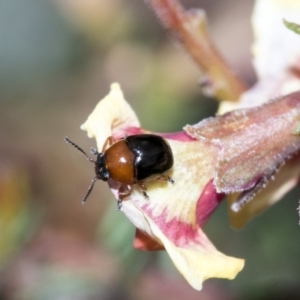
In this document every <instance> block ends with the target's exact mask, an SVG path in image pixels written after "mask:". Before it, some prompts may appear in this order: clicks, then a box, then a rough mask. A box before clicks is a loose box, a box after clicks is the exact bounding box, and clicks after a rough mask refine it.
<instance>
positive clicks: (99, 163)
mask: <svg viewBox="0 0 300 300" xmlns="http://www.w3.org/2000/svg"><path fill="white" fill-rule="evenodd" d="M65 141H66V142H67V143H69V144H71V145H72V146H73V147H75V148H76V149H77V150H78V151H79V152H81V153H82V154H84V155H85V156H86V157H87V159H88V160H89V161H90V162H92V163H94V164H95V172H96V176H95V177H94V178H93V180H92V184H91V185H90V186H89V188H88V191H87V193H86V195H85V196H84V198H83V200H82V202H83V203H84V202H85V201H86V199H87V198H88V196H89V195H90V193H91V191H92V190H93V187H94V184H95V182H96V181H97V180H98V179H100V180H103V181H107V180H108V179H109V173H108V170H107V169H106V167H105V161H104V154H103V153H99V152H98V151H97V150H96V149H94V148H91V153H93V154H95V155H97V160H96V161H95V160H94V159H93V158H91V157H90V156H89V155H87V154H86V153H85V151H83V150H82V149H81V148H80V147H79V146H77V145H76V144H75V143H73V142H72V141H71V140H69V138H67V137H65Z"/></svg>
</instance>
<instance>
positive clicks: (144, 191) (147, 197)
mask: <svg viewBox="0 0 300 300" xmlns="http://www.w3.org/2000/svg"><path fill="white" fill-rule="evenodd" d="M137 185H138V186H139V188H140V189H141V190H142V193H143V195H144V197H145V199H146V200H149V196H148V194H147V193H146V191H147V188H146V186H145V184H144V183H143V182H137Z"/></svg>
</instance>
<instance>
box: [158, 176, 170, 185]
mask: <svg viewBox="0 0 300 300" xmlns="http://www.w3.org/2000/svg"><path fill="white" fill-rule="evenodd" d="M155 179H156V180H160V181H169V182H170V183H172V184H174V183H175V180H174V179H173V178H171V177H170V176H168V175H160V176H158V177H156V178H155Z"/></svg>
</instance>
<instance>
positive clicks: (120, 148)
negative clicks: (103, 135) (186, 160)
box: [65, 134, 174, 209]
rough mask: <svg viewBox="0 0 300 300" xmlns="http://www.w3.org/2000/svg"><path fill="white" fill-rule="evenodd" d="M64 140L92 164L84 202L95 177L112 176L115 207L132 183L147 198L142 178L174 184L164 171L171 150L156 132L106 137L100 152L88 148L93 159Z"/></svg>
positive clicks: (168, 167)
mask: <svg viewBox="0 0 300 300" xmlns="http://www.w3.org/2000/svg"><path fill="white" fill-rule="evenodd" d="M65 140H66V141H67V142H69V143H71V144H72V145H73V146H75V147H76V148H77V149H78V150H79V151H81V152H82V153H83V154H85V155H86V156H87V157H88V158H89V160H90V161H92V162H93V163H95V173H96V176H95V178H94V179H93V182H92V185H91V186H90V188H89V190H88V192H87V195H86V196H85V198H84V200H83V201H86V199H87V197H88V195H89V194H90V192H91V190H92V188H93V185H94V183H95V181H96V180H97V179H99V180H103V181H107V180H109V179H112V180H114V181H116V182H118V183H120V184H121V186H120V188H119V190H118V209H120V208H121V203H122V200H123V199H124V198H126V197H128V196H129V195H130V194H131V191H132V186H133V185H134V184H136V185H138V186H139V187H140V189H141V190H142V192H143V194H144V196H145V198H147V199H148V195H147V193H146V187H145V185H144V182H145V181H149V180H163V181H170V182H171V183H174V181H173V179H171V178H170V177H169V176H167V175H165V174H164V173H165V172H167V171H169V170H170V169H171V168H172V167H173V163H174V160H173V154H172V150H171V148H170V146H169V144H168V143H167V141H166V140H165V139H163V138H162V137H160V136H158V135H153V134H139V135H131V136H127V137H124V138H122V139H120V140H118V141H115V140H114V138H113V137H109V138H108V139H107V140H106V142H105V143H104V145H103V149H102V152H100V153H99V152H97V151H96V150H95V149H92V152H93V153H94V154H95V155H97V159H96V160H93V159H92V158H90V157H89V156H88V155H87V154H86V153H85V152H84V151H83V150H82V149H80V148H79V147H78V146H77V145H75V144H74V143H73V142H71V141H70V140H69V139H68V138H65Z"/></svg>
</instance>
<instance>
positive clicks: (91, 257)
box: [0, 0, 300, 300]
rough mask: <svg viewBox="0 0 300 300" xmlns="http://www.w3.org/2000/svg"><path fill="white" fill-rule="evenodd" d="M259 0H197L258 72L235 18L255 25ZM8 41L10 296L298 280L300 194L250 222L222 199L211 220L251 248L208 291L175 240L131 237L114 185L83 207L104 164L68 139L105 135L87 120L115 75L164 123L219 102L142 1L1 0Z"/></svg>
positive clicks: (195, 295) (238, 287) (177, 294)
mask: <svg viewBox="0 0 300 300" xmlns="http://www.w3.org/2000/svg"><path fill="white" fill-rule="evenodd" d="M252 3H253V1H249V2H247V1H244V2H243V3H242V2H241V1H237V0H226V1H223V2H222V3H220V1H200V2H199V1H187V3H186V4H187V5H189V6H190V7H195V6H199V5H201V6H202V7H204V8H205V9H207V11H208V16H209V20H210V25H211V32H212V33H213V36H215V37H216V38H219V40H218V41H217V43H219V46H220V47H221V51H222V47H223V45H224V49H225V52H226V55H227V56H228V53H230V57H231V60H232V62H233V65H235V66H237V67H238V69H239V71H240V73H242V75H243V76H244V78H246V79H249V80H250V81H251V80H252V81H253V71H252V70H251V69H250V59H249V53H246V54H245V55H246V56H245V55H244V56H243V54H241V52H242V50H241V49H242V48H241V47H244V46H245V47H247V48H249V49H250V43H251V41H250V38H251V36H250V34H248V35H247V34H245V32H244V31H242V32H240V33H241V35H240V36H238V34H237V32H236V31H235V30H241V28H244V30H245V31H247V32H250V25H249V23H250V14H251V6H252ZM229 4H230V7H232V9H228V5H229ZM246 19H247V20H248V21H247V22H248V23H247V24H246V25H245V23H242V22H245V21H244V20H246ZM241 20H243V21H241ZM237 22H238V24H239V25H238V26H237ZM240 24H241V26H240ZM242 25H245V26H247V27H243V26H242ZM226 28H229V29H226ZM232 29H233V33H230V32H229V30H232ZM224 30H225V31H224ZM226 30H227V31H226ZM247 37H248V39H247ZM0 39H1V43H0V95H1V97H0V103H1V107H2V109H1V110H0V139H1V144H0V153H1V156H0V225H1V229H2V234H1V240H0V245H1V247H0V263H1V270H2V273H1V276H0V298H1V297H2V298H1V299H18V300H19V299H21V300H22V299H139V300H142V299H153V298H159V297H160V298H162V299H171V300H172V299H186V300H189V299H199V297H201V299H221V298H222V299H245V297H244V295H245V293H247V294H248V295H253V297H252V298H251V296H249V297H250V298H251V299H258V298H255V297H258V296H259V297H261V298H260V299H263V298H262V297H263V294H264V295H266V294H267V293H268V291H270V290H272V289H273V286H274V285H278V286H280V288H282V289H284V288H285V287H287V288H289V287H290V285H292V287H293V288H295V287H296V283H297V282H295V281H297V280H296V278H297V277H298V276H299V269H300V268H299V266H298V263H297V258H298V257H297V256H298V255H297V254H298V253H297V250H296V249H297V247H295V246H294V245H295V244H296V239H297V232H296V231H297V230H298V229H299V228H298V219H297V218H298V217H297V212H296V210H295V208H296V207H297V203H296V201H294V200H293V201H291V200H292V199H296V198H297V196H296V195H295V194H291V195H290V196H289V197H287V198H286V200H285V201H281V202H280V203H279V204H277V205H276V206H275V207H274V208H272V209H270V210H269V211H268V212H267V213H265V214H264V215H263V217H259V218H257V219H256V220H254V221H253V222H252V223H251V224H250V225H249V226H248V227H247V228H246V229H245V230H243V231H242V232H238V233H237V232H233V231H232V230H231V229H230V228H229V226H228V219H227V214H226V207H225V205H224V206H222V207H220V209H219V210H218V211H217V213H216V214H215V215H214V216H213V217H212V219H211V220H210V222H209V224H208V225H207V227H206V232H207V234H208V236H209V237H210V238H211V239H212V240H213V242H214V243H215V245H216V246H217V247H218V248H219V249H220V250H222V252H224V253H226V254H231V255H233V256H239V257H245V258H246V268H245V270H244V271H243V272H242V273H241V274H240V275H239V276H238V277H237V279H236V280H234V281H232V282H228V281H226V282H225V281H221V280H212V281H210V282H208V283H205V285H204V290H203V291H202V292H200V293H199V292H196V291H193V290H191V288H190V287H189V286H188V285H187V283H186V282H185V281H184V279H183V278H181V276H180V274H178V273H177V271H175V269H174V267H173V265H172V264H171V263H170V260H169V258H168V257H167V256H166V254H165V253H164V252H154V253H148V252H138V251H136V250H134V249H133V248H132V239H133V237H134V228H133V227H132V226H131V224H130V223H129V221H128V220H127V219H125V217H124V216H123V215H122V214H121V213H120V212H116V211H115V208H116V203H115V201H112V196H111V195H110V193H109V191H108V189H107V187H106V186H105V184H103V183H97V185H96V186H95V190H94V192H93V193H92V195H91V197H90V198H89V199H88V202H87V203H86V205H84V206H83V205H81V199H82V197H83V196H84V194H85V192H86V189H87V188H88V185H89V180H90V179H91V178H92V177H93V168H92V166H91V165H90V164H89V162H87V161H86V160H85V159H84V157H82V156H81V155H80V154H78V153H77V152H76V151H73V150H72V149H71V148H70V147H68V146H66V145H65V143H64V141H63V137H64V136H65V135H68V136H69V137H70V138H72V140H74V141H75V142H76V143H78V144H79V145H80V146H81V147H82V148H83V149H89V147H91V146H94V145H95V142H94V141H93V140H89V139H87V137H86V136H85V133H83V132H81V131H80V130H79V126H80V125H81V124H82V123H83V122H84V121H85V119H86V118H87V116H88V115H89V113H90V112H91V111H92V109H93V108H94V106H95V104H96V103H97V102H98V100H99V99H100V98H102V97H103V96H104V95H105V94H106V93H107V92H108V89H109V85H110V83H111V82H114V81H118V82H119V83H120V84H121V86H122V88H123V90H124V92H125V97H126V98H127V99H128V100H129V102H130V103H131V104H132V106H133V107H134V109H135V110H136V111H137V114H138V116H139V117H140V120H141V122H142V125H143V126H144V127H145V128H149V129H151V130H154V131H176V130H180V129H181V128H182V126H184V125H185V124H186V123H196V122H198V121H200V120H201V119H202V118H204V117H206V116H210V115H213V114H214V113H215V111H216V108H217V107H216V103H214V102H213V101H212V100H211V99H207V98H204V97H203V96H202V95H201V91H200V87H199V86H198V84H197V81H198V78H199V77H200V76H201V74H200V72H199V71H198V70H197V69H196V68H195V66H194V65H193V63H192V61H191V60H190V59H189V58H187V57H186V55H185V54H184V53H183V52H182V51H181V50H180V49H178V48H179V47H174V45H173V43H172V42H171V39H170V38H169V37H168V36H167V34H166V32H164V30H163V29H162V28H161V27H160V25H159V24H158V22H157V20H156V18H155V16H154V15H153V13H152V12H151V11H150V10H149V9H148V8H147V6H146V5H145V4H144V3H143V2H142V1H138V0H131V1H128V0H127V1H120V0H115V1H109V0H99V1H98V0H86V1H76V0H53V1H50V0H48V1H34V0H10V1H0ZM220 40H221V41H220ZM237 41H238V46H237ZM222 42H223V44H222ZM235 59H236V60H235ZM245 61H248V62H247V63H245ZM6 161H9V164H6V163H5V162H6ZM279 283H280V284H279ZM257 291H263V292H262V293H261V294H260V295H259V293H258V292H257ZM157 293H159V295H158V294H157ZM240 295H242V296H240ZM250 298H249V299H250ZM273 299H275V298H273Z"/></svg>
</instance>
